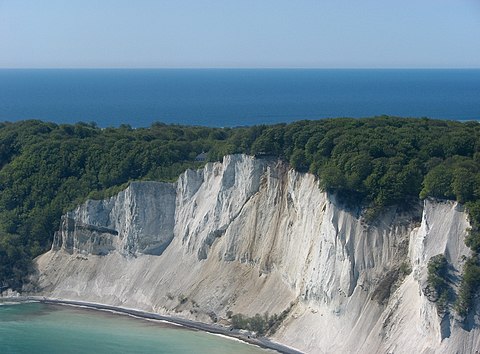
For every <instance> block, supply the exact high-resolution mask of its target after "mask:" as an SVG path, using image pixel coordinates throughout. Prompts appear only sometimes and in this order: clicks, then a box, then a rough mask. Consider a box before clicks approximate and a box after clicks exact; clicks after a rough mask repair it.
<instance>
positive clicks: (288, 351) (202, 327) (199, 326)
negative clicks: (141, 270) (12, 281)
mask: <svg viewBox="0 0 480 354" xmlns="http://www.w3.org/2000/svg"><path fill="white" fill-rule="evenodd" d="M3 300H11V301H38V302H41V303H45V304H56V305H68V306H79V307H85V308H89V309H94V310H101V311H111V312H115V313H118V314H125V315H130V316H135V317H139V318H144V319H150V320H158V321H165V322H169V323H173V324H177V325H181V326H184V327H186V328H191V329H196V330H199V331H204V332H209V333H213V334H219V335H223V336H227V337H231V338H235V339H238V340H241V341H243V342H246V343H249V344H253V345H257V346H259V347H261V348H265V349H272V350H275V351H277V352H280V353H284V354H302V352H300V351H298V350H295V349H293V348H290V347H287V346H284V345H282V344H279V343H275V342H272V341H270V340H268V339H266V338H263V337H261V338H253V337H249V336H247V335H245V334H242V333H240V332H239V331H238V330H233V329H230V328H228V327H223V326H220V325H213V324H206V323H202V322H196V321H192V320H187V319H183V318H179V317H171V316H164V315H159V314H156V313H151V312H145V311H140V310H136V309H130V308H124V307H117V306H110V305H105V304H99V303H94V302H86V301H71V300H63V299H51V298H45V297H40V296H28V297H18V298H3Z"/></svg>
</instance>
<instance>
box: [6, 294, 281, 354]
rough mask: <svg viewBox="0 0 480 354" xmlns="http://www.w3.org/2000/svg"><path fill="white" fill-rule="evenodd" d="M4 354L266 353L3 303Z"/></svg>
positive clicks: (100, 317) (91, 314)
mask: <svg viewBox="0 0 480 354" xmlns="http://www.w3.org/2000/svg"><path fill="white" fill-rule="evenodd" d="M0 353H5V354H15V353H19V354H31V353H36V354H43V353H45V354H56V353H58V354H65V353H69V354H75V353H82V354H85V353H95V354H107V353H108V354H112V353H126V354H128V353H152V354H153V353H159V354H167V353H168V354H170V353H171V354H181V353H185V354H193V353H195V354H225V353H228V354H268V353H276V352H274V351H271V350H266V349H261V348H259V347H256V346H253V345H250V344H247V343H243V342H241V341H238V340H233V339H228V338H226V337H222V336H218V335H213V334H209V333H205V332H201V331H195V330H189V329H185V328H182V327H179V326H175V325H172V324H166V323H161V322H152V321H147V320H143V319H138V318H131V317H128V316H124V315H120V314H114V313H109V312H104V311H96V310H88V309H84V308H75V307H69V306H61V305H47V304H41V303H16V304H8V303H7V304H5V303H3V304H1V303H0Z"/></svg>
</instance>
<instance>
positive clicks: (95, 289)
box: [36, 155, 480, 353]
mask: <svg viewBox="0 0 480 354" xmlns="http://www.w3.org/2000/svg"><path fill="white" fill-rule="evenodd" d="M468 227H469V223H468V218H467V214H466V213H465V211H464V209H463V207H462V206H461V205H459V204H457V203H453V202H441V201H433V200H426V201H425V202H424V204H423V206H422V205H418V207H417V208H413V209H412V210H406V211H399V210H396V209H395V208H391V209H389V210H386V211H385V212H384V214H383V215H382V216H381V217H380V218H379V220H378V221H377V222H375V223H374V224H373V225H368V224H367V223H365V222H364V221H363V218H362V216H361V214H360V212H359V211H356V210H348V209H346V208H345V207H343V206H342V205H341V204H340V203H338V202H337V201H336V200H335V198H334V197H333V196H331V195H328V194H327V193H325V192H322V191H321V190H320V189H319V187H318V181H316V179H315V177H314V176H313V175H310V174H303V173H298V172H296V171H294V170H292V169H289V168H288V166H286V165H285V164H283V163H281V162H278V161H273V160H268V159H255V158H253V157H249V156H245V155H234V156H226V157H225V158H224V160H223V163H209V164H207V165H206V166H205V168H204V169H202V170H199V171H192V170H188V171H186V172H185V173H183V174H182V175H181V176H180V177H179V179H178V182H177V183H175V184H167V183H160V182H135V183H131V184H130V186H129V187H128V188H127V189H126V190H125V191H123V192H121V193H119V194H118V195H117V196H114V197H112V198H109V199H107V200H103V201H88V202H86V203H85V204H83V205H81V206H79V207H78V208H77V209H76V210H74V211H72V212H70V213H68V214H67V215H65V216H64V217H63V219H62V225H61V229H60V231H59V232H58V233H57V234H56V236H55V241H54V245H53V247H52V250H51V251H50V252H48V253H46V254H44V255H42V256H40V257H39V258H38V259H37V260H36V264H37V267H38V280H37V282H38V288H39V292H41V293H42V294H44V295H45V296H50V297H58V298H64V299H72V300H75V299H77V300H84V301H92V302H100V303H106V304H112V305H118V306H124V307H131V308H138V309H142V310H148V311H152V312H157V313H161V314H172V315H175V316H183V317H187V318H191V319H196V320H199V321H205V322H211V321H212V318H214V317H217V318H218V319H219V321H220V322H222V321H223V320H222V319H225V318H227V312H228V311H231V312H233V313H234V314H235V313H242V314H246V315H254V314H255V313H262V314H263V313H264V312H268V313H270V314H274V313H277V314H279V313H281V312H282V311H284V310H287V309H288V310H289V311H288V315H287V318H286V319H285V320H284V321H283V322H282V324H281V326H280V327H279V329H278V330H277V331H276V333H275V334H274V336H273V339H274V340H276V341H278V342H281V343H283V344H286V345H290V346H293V347H295V348H297V349H299V350H301V351H305V352H308V353H354V352H355V353H357V352H358V353H474V352H475V350H476V349H478V348H480V336H479V330H478V321H479V320H478V318H477V317H476V316H471V317H472V318H468V319H467V320H466V322H459V321H457V320H456V319H455V318H453V316H451V315H448V314H447V315H442V314H438V313H437V307H436V304H435V303H434V302H432V301H430V300H429V298H427V296H426V295H425V292H424V288H425V286H426V275H427V263H428V261H429V259H430V257H432V256H434V255H437V254H440V253H443V254H445V256H446V258H447V260H448V261H449V263H450V264H451V267H452V269H451V273H452V274H453V275H454V276H453V278H452V279H453V280H452V286H453V287H455V286H456V284H458V279H456V280H455V274H456V275H457V276H459V275H460V272H461V266H462V262H463V258H462V256H464V255H469V253H470V252H469V249H468V248H467V247H466V246H465V244H464V242H463V239H464V237H465V234H466V229H467V228H468ZM409 267H410V268H411V270H412V271H411V272H410V273H409V274H408V275H406V274H404V273H405V271H403V272H402V271H400V270H399V269H407V268H409ZM407 273H408V272H407Z"/></svg>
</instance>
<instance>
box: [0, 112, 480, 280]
mask: <svg viewBox="0 0 480 354" xmlns="http://www.w3.org/2000/svg"><path fill="white" fill-rule="evenodd" d="M202 151H205V152H207V153H208V159H209V160H210V161H215V160H219V159H221V157H222V156H224V155H226V154H232V153H247V154H252V155H258V156H275V157H280V158H282V159H284V160H285V161H287V162H289V163H290V164H291V165H292V166H293V167H294V168H296V169H297V170H299V171H310V172H312V173H314V174H315V175H317V176H318V177H319V178H320V182H321V186H322V187H323V188H325V189H326V190H329V191H333V192H336V193H337V194H338V195H339V196H340V197H342V198H343V200H344V201H345V202H350V203H355V204H362V205H363V206H366V207H367V208H368V210H369V211H370V213H369V214H368V215H371V216H372V217H374V216H375V215H376V213H377V212H378V211H380V210H381V209H382V208H384V207H385V206H388V205H392V204H403V205H408V203H409V202H410V201H412V200H417V199H418V198H419V196H420V197H422V198H424V197H427V196H433V197H440V198H449V199H457V200H459V201H461V202H463V203H466V205H467V208H468V210H469V211H470V216H471V218H472V220H474V223H476V224H475V225H477V224H479V223H478V221H480V188H479V185H480V183H479V182H480V173H479V171H480V124H478V123H476V122H468V123H459V122H452V121H439V120H429V119H402V118H391V117H378V118H372V119H343V118H342V119H325V120H320V121H299V122H295V123H292V124H288V125H287V124H277V125H271V126H265V125H260V126H253V127H240V128H225V129H221V128H206V127H183V126H177V125H164V124H160V123H157V124H153V125H152V126H151V127H150V128H141V129H131V128H130V127H129V126H121V127H119V128H106V129H100V128H97V127H96V126H95V125H94V124H85V123H78V124H75V125H56V124H52V123H43V122H39V121H24V122H19V123H0V286H2V285H3V286H10V287H17V288H18V287H20V286H21V284H22V282H23V281H24V278H25V276H26V275H27V274H28V272H29V265H30V260H31V259H32V258H33V257H35V256H37V255H38V254H40V253H42V252H44V251H45V250H47V249H48V248H49V247H50V244H51V241H52V237H53V232H54V230H56V229H57V228H58V222H59V220H60V216H61V214H62V213H63V212H65V211H66V210H68V209H70V208H72V207H74V206H75V205H77V204H78V203H80V202H82V201H83V200H85V199H86V198H87V197H91V198H101V197H103V196H106V195H111V194H113V193H115V192H116V191H118V190H119V189H120V188H123V187H121V186H125V185H126V183H128V182H129V181H131V180H168V181H171V180H174V179H175V178H176V177H177V176H178V174H179V173H181V172H182V171H183V170H185V169H186V168H195V167H199V166H200V165H201V163H197V162H195V157H196V156H197V154H199V153H201V152H202ZM475 232H476V231H475V230H473V231H472V235H473V236H472V237H471V238H472V239H471V240H470V241H469V242H471V244H472V245H474V246H473V247H474V248H475V247H476V248H477V249H478V248H479V245H480V239H479V238H478V236H475V235H478V233H475Z"/></svg>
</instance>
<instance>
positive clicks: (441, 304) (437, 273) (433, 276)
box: [427, 254, 451, 312]
mask: <svg viewBox="0 0 480 354" xmlns="http://www.w3.org/2000/svg"><path fill="white" fill-rule="evenodd" d="M427 270H428V278H427V282H428V286H429V287H430V288H432V289H433V290H434V291H435V293H436V295H437V297H438V299H437V307H438V309H439V310H440V311H441V312H444V311H445V310H446V306H447V303H448V301H449V300H450V298H451V294H450V293H451V287H450V285H449V284H448V280H447V277H448V262H447V259H446V258H445V256H444V255H443V254H437V255H436V256H433V257H432V258H430V260H429V261H428V265H427Z"/></svg>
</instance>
